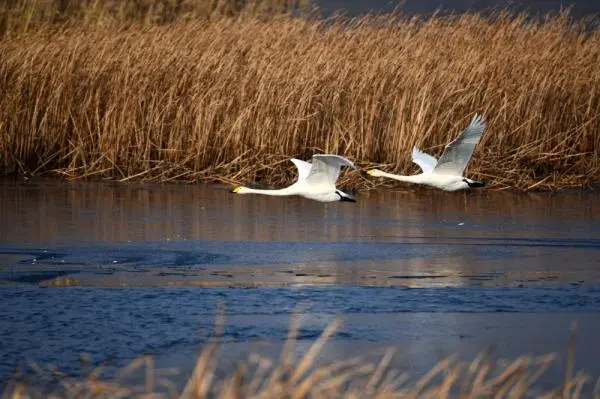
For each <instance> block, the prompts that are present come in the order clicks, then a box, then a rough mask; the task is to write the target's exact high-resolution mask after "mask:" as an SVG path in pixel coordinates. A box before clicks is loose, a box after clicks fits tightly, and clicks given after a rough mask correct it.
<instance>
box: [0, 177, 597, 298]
mask: <svg viewBox="0 0 600 399" xmlns="http://www.w3.org/2000/svg"><path fill="white" fill-rule="evenodd" d="M0 190H2V196H1V197H0V211H1V217H2V223H1V227H0V234H1V235H2V237H5V238H4V239H3V242H2V243H0V261H1V263H0V279H4V280H8V281H13V282H33V283H37V282H39V281H42V280H44V279H47V278H49V277H52V275H51V274H50V275H48V273H55V274H56V277H58V276H61V275H66V274H68V272H69V271H71V272H72V273H78V276H77V278H78V279H79V280H80V282H81V284H82V285H99V286H111V285H114V284H118V285H119V286H123V285H134V286H139V285H142V286H143V285H157V284H159V285H160V284H161V283H162V284H169V285H173V284H175V285H182V284H196V285H207V284H208V285H220V284H221V285H222V284H225V285H230V284H243V283H251V285H256V284H259V285H261V284H262V285H265V284H290V283H303V284H306V283H313V284H331V283H353V284H356V283H358V284H364V285H410V286H430V285H442V286H456V285H472V284H479V285H482V284H487V285H490V284H491V285H498V284H500V285H502V284H512V285H519V284H521V285H522V284H530V283H532V282H545V283H556V282H560V283H565V282H569V283H582V282H588V283H589V282H596V281H600V267H599V266H600V257H598V256H597V253H598V251H599V250H600V223H598V222H599V220H598V219H599V218H600V216H598V215H600V212H599V210H600V196H599V195H598V194H595V193H586V192H566V193H558V194H549V193H533V194H517V193H508V192H494V191H475V192H468V193H454V194H448V193H441V192H438V191H434V190H427V189H425V190H417V191H406V192H400V191H399V192H387V191H383V190H382V191H378V192H368V193H364V194H362V195H359V202H358V203H356V204H346V203H332V204H321V203H317V202H314V201H309V200H305V199H303V198H273V197H266V196H252V195H246V196H240V195H233V194H231V193H229V190H228V188H227V187H207V186H203V185H156V184H155V185H151V184H118V183H59V182H39V183H25V184H16V183H9V182H5V183H4V184H2V185H1V186H0ZM36 273H37V277H36V275H35V274H36ZM115 275H118V277H116V278H115Z"/></svg>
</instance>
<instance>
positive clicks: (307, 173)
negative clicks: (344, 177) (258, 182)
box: [232, 154, 356, 202]
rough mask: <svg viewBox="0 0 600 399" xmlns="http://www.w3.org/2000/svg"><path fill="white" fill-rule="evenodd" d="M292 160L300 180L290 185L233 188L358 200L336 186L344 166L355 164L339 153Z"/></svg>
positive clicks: (240, 191) (239, 191)
mask: <svg viewBox="0 0 600 399" xmlns="http://www.w3.org/2000/svg"><path fill="white" fill-rule="evenodd" d="M291 161H292V162H293V163H294V165H296V168H297V169H298V180H297V181H296V182H295V183H294V184H292V185H291V186H289V187H286V188H282V189H280V190H256V189H253V188H248V187H236V188H234V189H233V190H232V192H233V193H237V194H264V195H277V196H286V195H299V196H301V197H304V198H308V199H312V200H315V201H319V202H334V201H346V202H356V199H355V198H354V197H353V196H352V195H350V194H346V193H344V192H343V191H341V190H338V189H336V188H335V182H336V181H337V179H338V176H339V175H340V169H341V167H342V166H348V167H350V168H354V164H353V163H352V162H351V161H349V160H348V159H346V158H344V157H340V156H338V155H326V154H315V155H313V157H312V164H311V163H310V162H306V161H301V160H300V159H295V158H292V159H291Z"/></svg>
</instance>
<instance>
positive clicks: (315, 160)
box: [306, 154, 354, 185]
mask: <svg viewBox="0 0 600 399" xmlns="http://www.w3.org/2000/svg"><path fill="white" fill-rule="evenodd" d="M342 166H347V167H350V168H354V164H353V163H352V161H350V160H348V159H346V158H344V157H340V156H339V155H326V154H316V155H313V157H312V166H311V168H310V172H309V173H308V176H307V178H306V181H307V182H308V183H310V184H315V185H321V184H328V185H335V182H336V181H337V179H338V177H339V176H340V169H341V167H342Z"/></svg>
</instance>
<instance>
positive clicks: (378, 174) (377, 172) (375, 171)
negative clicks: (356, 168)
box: [367, 169, 384, 177]
mask: <svg viewBox="0 0 600 399" xmlns="http://www.w3.org/2000/svg"><path fill="white" fill-rule="evenodd" d="M367 174H369V175H371V176H375V177H381V176H383V175H384V172H383V171H381V170H379V169H371V170H368V171H367Z"/></svg>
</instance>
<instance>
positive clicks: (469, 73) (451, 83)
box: [0, 0, 600, 190]
mask: <svg viewBox="0 0 600 399" xmlns="http://www.w3.org/2000/svg"><path fill="white" fill-rule="evenodd" d="M8 3H10V5H7V4H8ZM290 10H292V12H289V11H290ZM0 15H1V16H0V37H1V38H0V54H1V55H2V56H1V57H0V93H1V95H0V136H1V137H2V139H1V140H0V165H1V168H2V170H1V171H2V172H3V173H4V174H24V175H31V174H33V175H39V174H60V175H64V176H67V177H69V178H85V177H103V178H113V179H119V180H129V179H135V180H155V181H168V180H188V181H189V180H198V179H199V180H207V181H221V182H227V183H248V182H249V181H259V182H263V183H264V184H266V185H279V184H284V183H286V182H290V181H291V180H293V179H294V176H295V171H294V167H293V165H292V163H291V162H289V161H288V158H290V157H300V158H303V159H307V158H309V157H310V156H311V155H312V154H313V153H316V152H322V153H334V154H340V155H344V156H347V157H349V158H350V159H352V160H354V161H355V162H356V163H357V166H358V167H359V169H360V167H372V166H378V167H381V168H385V169H386V170H387V171H390V172H395V173H413V172H415V171H416V168H415V166H413V165H411V160H410V151H411V148H412V147H413V145H417V146H419V147H420V148H421V149H423V150H426V151H428V152H431V153H433V154H435V155H439V154H440V153H441V151H442V149H443V146H444V145H445V144H446V143H447V142H448V141H450V140H451V139H453V138H454V137H455V136H456V135H457V134H458V133H459V131H460V130H461V129H462V128H463V127H464V126H465V125H466V124H467V123H468V121H469V120H470V118H471V117H472V115H473V113H474V112H480V113H482V114H483V115H484V116H485V118H486V120H487V122H488V128H487V130H486V132H485V133H484V136H483V138H482V140H481V142H480V144H479V146H478V147H477V149H476V151H475V154H474V158H473V160H472V162H471V164H470V167H469V176H470V177H472V178H474V179H477V180H483V181H486V182H488V184H489V185H490V186H491V187H492V188H497V189H504V188H516V189H522V190H529V189H558V188H565V187H581V186H583V187H589V186H591V185H594V184H597V183H598V182H599V181H600V118H599V116H600V101H599V99H600V31H599V30H598V29H596V28H593V27H590V26H591V25H589V24H585V23H583V22H573V21H570V19H569V17H568V15H567V14H559V15H554V16H546V17H544V18H539V19H535V20H534V19H530V18H528V17H527V16H525V15H513V14H509V13H507V12H497V13H494V14H490V15H487V16H483V15H479V14H465V15H461V16H451V17H448V16H446V17H444V16H434V17H432V18H428V19H419V18H412V19H408V18H404V17H402V16H399V15H387V16H373V15H367V16H363V17H360V18H356V19H349V18H341V17H340V18H331V19H328V20H323V19H318V18H314V17H313V16H312V14H311V13H309V12H307V11H306V5H303V4H297V2H286V1H270V2H266V1H262V2H260V1H258V2H256V3H244V2H240V1H237V2H236V1H220V2H219V1H207V0H196V1H181V0H178V1H172V0H152V1H150V0H149V1H145V2H142V1H138V2H131V1H130V2H111V1H108V0H106V1H100V0H89V1H67V0H62V1H51V0H46V1H43V0H37V1H34V0H19V1H13V2H4V5H2V6H0ZM379 184H392V183H391V182H389V181H384V180H382V179H377V180H375V179H369V178H366V177H365V176H364V175H363V174H361V173H360V170H358V171H350V172H347V173H345V174H344V179H343V181H342V185H346V186H352V187H354V188H358V189H367V188H371V187H374V186H375V185H379Z"/></svg>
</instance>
